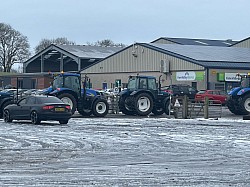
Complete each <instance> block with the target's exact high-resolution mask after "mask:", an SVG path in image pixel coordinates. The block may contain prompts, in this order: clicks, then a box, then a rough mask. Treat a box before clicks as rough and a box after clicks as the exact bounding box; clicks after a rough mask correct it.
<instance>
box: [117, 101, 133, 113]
mask: <svg viewBox="0 0 250 187" xmlns="http://www.w3.org/2000/svg"><path fill="white" fill-rule="evenodd" d="M133 104H134V101H133V97H125V98H121V99H120V100H119V110H120V111H121V112H122V113H123V114H125V115H129V116H131V115H135V111H134V110H132V108H134V106H131V105H133Z"/></svg>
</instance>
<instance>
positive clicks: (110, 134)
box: [0, 108, 250, 187]
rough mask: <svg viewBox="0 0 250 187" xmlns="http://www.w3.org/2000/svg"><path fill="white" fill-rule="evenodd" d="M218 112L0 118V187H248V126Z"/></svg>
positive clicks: (244, 122)
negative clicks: (62, 119)
mask: <svg viewBox="0 0 250 187" xmlns="http://www.w3.org/2000/svg"><path fill="white" fill-rule="evenodd" d="M222 114H223V115H222V118H219V119H202V118H199V119H174V118H168V116H166V115H162V116H158V117H153V116H149V117H137V116H130V117H127V116H124V115H122V114H109V115H108V116H107V117H105V118H95V117H91V118H79V117H77V115H75V116H74V117H73V118H72V119H70V121H69V123H68V124H67V125H60V124H59V123H58V122H43V123H42V124H40V125H32V124H31V123H30V122H29V121H14V122H12V123H5V122H4V121H3V120H0V140H1V141H0V156H1V160H0V164H1V168H0V186H90V187H92V186H95V187H96V186H98V187H99V186H100V187H103V186H116V187H123V186H136V187H138V186H150V187H157V186H195V187H196V186H206V187H207V186H250V124H249V122H250V121H245V120H243V119H242V116H235V115H232V114H231V113H230V112H229V111H228V110H227V109H226V108H224V109H223V112H222Z"/></svg>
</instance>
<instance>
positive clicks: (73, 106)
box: [57, 93, 77, 115]
mask: <svg viewBox="0 0 250 187" xmlns="http://www.w3.org/2000/svg"><path fill="white" fill-rule="evenodd" d="M57 97H58V98H59V99H61V100H62V102H64V103H66V104H69V105H70V108H71V112H72V115H73V114H74V113H75V111H76V105H77V102H76V99H75V97H74V96H73V95H71V94H68V93H63V94H61V95H58V96H57Z"/></svg>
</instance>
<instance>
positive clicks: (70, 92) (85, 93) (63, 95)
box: [44, 73, 109, 117]
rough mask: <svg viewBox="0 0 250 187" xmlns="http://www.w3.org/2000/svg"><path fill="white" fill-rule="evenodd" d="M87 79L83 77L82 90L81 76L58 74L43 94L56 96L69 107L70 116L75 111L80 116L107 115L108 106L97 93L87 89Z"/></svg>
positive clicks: (76, 74)
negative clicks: (70, 110)
mask: <svg viewBox="0 0 250 187" xmlns="http://www.w3.org/2000/svg"><path fill="white" fill-rule="evenodd" d="M88 80H89V79H88V77H87V76H85V77H84V81H83V88H82V86H81V85H82V84H81V83H82V80H81V75H80V74H78V73H60V74H54V75H53V82H52V83H51V87H49V88H48V89H46V90H44V92H45V94H48V95H52V96H56V97H58V98H59V99H61V100H62V101H63V102H64V103H67V104H69V105H70V106H71V109H72V114H74V113H75V111H76V110H77V111H78V113H79V114H81V115H82V116H90V115H92V114H93V115H94V116H97V117H104V116H106V115H107V113H108V110H109V105H108V102H107V100H106V99H105V98H104V96H102V95H101V94H100V93H99V92H98V91H96V90H93V89H87V84H88Z"/></svg>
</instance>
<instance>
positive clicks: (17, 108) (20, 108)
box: [13, 98, 26, 119]
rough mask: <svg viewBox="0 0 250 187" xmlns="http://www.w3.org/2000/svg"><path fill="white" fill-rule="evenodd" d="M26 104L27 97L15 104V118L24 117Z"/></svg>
mask: <svg viewBox="0 0 250 187" xmlns="http://www.w3.org/2000/svg"><path fill="white" fill-rule="evenodd" d="M25 104H26V98H23V99H21V100H19V101H18V103H17V105H16V106H15V108H14V110H13V116H15V119H23V116H24V113H25V111H24V109H23V108H24V106H25Z"/></svg>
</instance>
